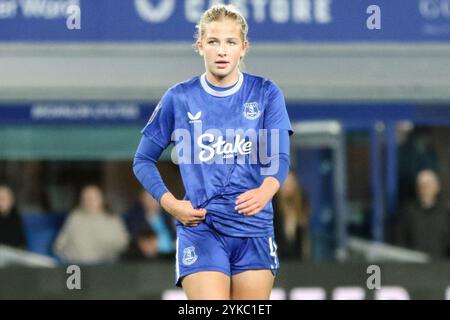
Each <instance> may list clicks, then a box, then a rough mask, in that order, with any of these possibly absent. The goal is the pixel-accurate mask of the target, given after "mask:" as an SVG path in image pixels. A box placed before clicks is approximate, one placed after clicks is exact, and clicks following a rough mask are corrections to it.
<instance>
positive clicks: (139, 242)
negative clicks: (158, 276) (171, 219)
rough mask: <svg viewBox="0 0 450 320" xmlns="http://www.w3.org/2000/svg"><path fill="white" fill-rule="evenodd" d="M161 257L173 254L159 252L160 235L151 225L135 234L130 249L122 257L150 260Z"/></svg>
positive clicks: (134, 259) (124, 258)
mask: <svg viewBox="0 0 450 320" xmlns="http://www.w3.org/2000/svg"><path fill="white" fill-rule="evenodd" d="M161 258H173V256H172V254H164V253H161V252H159V249H158V236H157V235H156V233H155V232H154V231H153V230H152V229H151V228H150V227H146V228H143V229H140V230H139V231H138V232H137V233H136V234H135V235H134V237H133V239H132V241H131V243H130V246H129V247H128V250H127V251H126V252H125V253H124V254H123V255H122V259H123V260H128V261H150V260H155V259H161Z"/></svg>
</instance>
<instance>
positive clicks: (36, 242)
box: [22, 214, 66, 258]
mask: <svg viewBox="0 0 450 320" xmlns="http://www.w3.org/2000/svg"><path fill="white" fill-rule="evenodd" d="M65 218H66V215H65V214H64V215H61V214H58V215H53V214H23V215H22V222H23V226H24V231H25V236H26V239H27V249H28V250H29V251H31V252H35V253H39V254H43V255H46V256H50V257H53V258H55V255H54V253H53V248H52V246H53V242H54V241H55V239H56V237H57V236H58V232H59V230H60V229H61V227H62V225H63V223H64V220H65Z"/></svg>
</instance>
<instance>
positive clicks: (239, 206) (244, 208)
mask: <svg viewBox="0 0 450 320" xmlns="http://www.w3.org/2000/svg"><path fill="white" fill-rule="evenodd" d="M270 199H271V195H270V194H267V192H265V191H264V190H263V189H262V188H256V189H250V190H248V191H246V192H244V193H242V194H241V195H239V196H238V197H237V198H236V206H235V207H234V209H235V210H237V211H238V212H239V213H241V214H243V215H244V216H252V215H255V214H257V213H258V212H260V211H261V210H262V209H263V208H264V207H265V206H266V204H267V202H269V201H270Z"/></svg>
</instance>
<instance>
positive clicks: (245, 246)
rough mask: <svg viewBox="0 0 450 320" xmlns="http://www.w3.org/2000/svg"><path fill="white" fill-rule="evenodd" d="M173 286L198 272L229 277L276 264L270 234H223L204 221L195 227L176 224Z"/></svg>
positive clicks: (272, 267)
mask: <svg viewBox="0 0 450 320" xmlns="http://www.w3.org/2000/svg"><path fill="white" fill-rule="evenodd" d="M175 263H176V266H175V269H176V281H175V283H176V285H177V286H178V287H181V279H182V278H183V277H185V276H187V275H189V274H191V273H195V272H200V271H219V272H222V273H225V274H226V275H228V276H232V275H235V274H238V273H240V272H243V271H247V270H261V269H267V270H271V271H272V274H273V275H274V276H275V275H276V272H277V269H278V267H279V261H278V257H277V246H276V243H275V240H274V237H273V236H268V237H256V238H238V237H230V236H226V235H223V234H221V233H219V232H217V230H216V229H214V227H212V226H211V225H210V224H208V223H206V222H202V223H200V224H199V225H198V226H196V227H186V226H183V225H178V226H177V253H176V262H175Z"/></svg>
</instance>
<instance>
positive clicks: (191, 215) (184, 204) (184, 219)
mask: <svg viewBox="0 0 450 320" xmlns="http://www.w3.org/2000/svg"><path fill="white" fill-rule="evenodd" d="M172 214H173V216H174V217H175V218H176V219H177V220H178V221H180V222H181V223H182V224H183V225H185V226H188V227H195V226H198V225H199V224H200V222H202V221H203V220H205V216H206V209H205V208H201V209H194V207H193V206H192V203H191V202H190V201H188V200H178V201H177V203H176V205H175V207H174V210H173V212H172Z"/></svg>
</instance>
